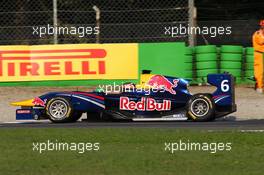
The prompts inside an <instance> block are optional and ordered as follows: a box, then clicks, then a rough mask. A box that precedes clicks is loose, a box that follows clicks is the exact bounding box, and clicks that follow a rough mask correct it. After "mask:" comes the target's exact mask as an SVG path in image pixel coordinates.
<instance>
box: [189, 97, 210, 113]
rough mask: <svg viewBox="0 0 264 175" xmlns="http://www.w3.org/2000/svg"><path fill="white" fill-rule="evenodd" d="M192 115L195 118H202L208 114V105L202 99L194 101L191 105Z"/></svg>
mask: <svg viewBox="0 0 264 175" xmlns="http://www.w3.org/2000/svg"><path fill="white" fill-rule="evenodd" d="M191 111H192V113H193V114H194V115H195V116H197V117H203V116H205V115H206V114H207V113H208V112H209V103H208V102H207V101H206V100H204V99H196V100H194V101H193V102H192V105H191Z"/></svg>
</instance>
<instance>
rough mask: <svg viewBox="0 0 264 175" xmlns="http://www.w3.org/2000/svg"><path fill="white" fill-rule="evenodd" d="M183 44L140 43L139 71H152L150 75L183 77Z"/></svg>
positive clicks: (184, 65) (184, 64) (185, 64)
mask: <svg viewBox="0 0 264 175" xmlns="http://www.w3.org/2000/svg"><path fill="white" fill-rule="evenodd" d="M184 56H185V44H184V43H183V42H178V43H142V44H139V71H142V70H144V69H145V70H152V73H155V74H163V75H169V76H176V77H184V76H185V67H186V66H188V65H187V63H185V60H184V58H185V57H184Z"/></svg>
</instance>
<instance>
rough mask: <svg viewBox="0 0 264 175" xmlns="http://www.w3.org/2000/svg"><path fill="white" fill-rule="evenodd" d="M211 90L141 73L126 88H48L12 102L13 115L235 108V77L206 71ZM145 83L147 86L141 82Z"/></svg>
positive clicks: (214, 114) (137, 116)
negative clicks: (196, 89)
mask: <svg viewBox="0 0 264 175" xmlns="http://www.w3.org/2000/svg"><path fill="white" fill-rule="evenodd" d="M207 81H208V83H209V84H211V85H212V86H215V87H216V88H217V89H216V91H215V92H213V93H199V94H194V95H193V94H191V93H190V92H189V90H188V88H187V87H188V80H186V79H183V78H176V77H170V76H163V75H153V74H142V75H141V80H140V84H138V85H135V84H132V83H126V84H124V85H122V87H124V88H125V89H126V91H120V92H118V93H117V92H114V93H105V92H104V91H102V92H98V91H94V92H80V91H70V92H50V93H47V94H44V95H41V96H39V97H36V98H34V99H30V100H25V101H20V102H14V103H12V105H15V106H20V107H21V108H20V109H17V110H16V119H17V120H27V119H36V120H39V119H50V120H51V121H52V122H55V123H62V122H74V121H77V120H78V119H79V118H80V117H81V116H82V114H83V113H86V114H87V119H91V120H106V119H107V120H109V119H111V120H112V119H124V120H132V121H183V120H192V121H210V120H214V119H215V118H219V117H222V116H225V115H227V114H230V113H233V112H235V111H236V104H235V97H234V94H235V92H234V77H233V76H232V75H230V74H227V73H224V74H209V75H208V76H207ZM146 86H147V87H148V89H146V88H145V87H146Z"/></svg>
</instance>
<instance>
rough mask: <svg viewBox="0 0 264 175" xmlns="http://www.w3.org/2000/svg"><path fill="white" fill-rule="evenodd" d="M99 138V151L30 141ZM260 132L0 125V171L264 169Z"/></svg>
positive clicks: (71, 173)
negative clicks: (185, 146) (192, 145)
mask: <svg viewBox="0 0 264 175" xmlns="http://www.w3.org/2000/svg"><path fill="white" fill-rule="evenodd" d="M47 140H51V141H54V142H55V141H56V140H57V141H58V142H68V143H70V142H92V143H94V142H99V143H100V150H99V151H91V152H88V151H87V152H85V153H83V154H79V153H77V152H76V151H49V152H48V151H46V152H43V153H41V154H40V153H38V152H37V151H33V150H32V148H33V146H32V142H47ZM179 140H182V141H185V142H187V141H188V140H189V141H191V142H201V143H202V142H209V143H210V142H224V143H226V142H232V150H231V151H219V152H217V153H215V154H212V153H210V152H206V151H185V152H184V151H176V152H174V154H171V153H169V152H168V151H165V150H164V148H165V145H164V142H179ZM263 145H264V137H263V134H262V133H241V132H236V131H223V132H207V131H200V130H176V129H149V128H148V129H126V128H123V129H122V128H121V129H105V128H104V129H103V128H95V129H89V128H72V129H68V128H48V129H47V128H46V129H43V128H42V129H40V128H16V129H14V128H13V129H12V128H10V129H0V174H5V175H9V174H12V175H13V174H27V175H31V174H32V175H36V174H37V175H42V174H43V175H44V174H45V175H48V174H54V175H55V174H56V175H60V174H63V175H75V174H86V175H89V174H91V175H100V174H106V175H108V174H109V175H112V174H113V175H126V174H127V175H134V174H135V175H145V174H149V175H154V174H160V175H166V174H171V175H174V174H192V175H207V174H208V175H209V174H210V175H211V174H214V175H218V174H219V175H220V174H221V175H222V174H230V175H235V174H239V175H248V174H252V175H253V174H254V175H257V174H263V171H264V167H263V161H264V148H263Z"/></svg>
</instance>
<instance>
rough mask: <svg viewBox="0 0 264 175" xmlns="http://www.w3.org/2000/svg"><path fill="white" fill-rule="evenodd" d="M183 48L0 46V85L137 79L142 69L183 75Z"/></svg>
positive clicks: (150, 45)
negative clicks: (95, 51)
mask: <svg viewBox="0 0 264 175" xmlns="http://www.w3.org/2000/svg"><path fill="white" fill-rule="evenodd" d="M96 49H97V51H98V50H99V53H93V51H94V50H96ZM100 49H101V50H100ZM184 49H185V44H184V43H154V44H153V43H142V44H71V45H42V46H0V52H1V57H0V86H88V85H98V84H112V83H114V82H115V83H118V84H121V83H123V82H133V83H137V82H138V80H139V73H140V72H141V71H142V70H146V69H147V70H152V73H156V74H165V75H171V76H179V77H183V76H184V74H183V70H184V68H185V66H186V65H185V62H184ZM87 50H88V51H87ZM102 50H103V51H102ZM86 52H88V53H89V54H88V55H87V53H86ZM98 54H99V55H98ZM100 54H101V55H100ZM97 57H99V58H98V59H97ZM87 60H89V61H87ZM138 60H139V62H138ZM99 61H101V62H99ZM100 66H101V67H100ZM88 67H89V70H87V68H88ZM85 68H86V70H84V69H85ZM100 69H101V70H100Z"/></svg>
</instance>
